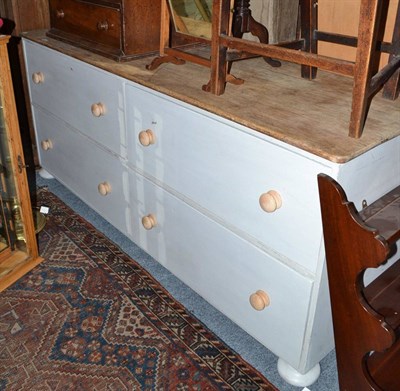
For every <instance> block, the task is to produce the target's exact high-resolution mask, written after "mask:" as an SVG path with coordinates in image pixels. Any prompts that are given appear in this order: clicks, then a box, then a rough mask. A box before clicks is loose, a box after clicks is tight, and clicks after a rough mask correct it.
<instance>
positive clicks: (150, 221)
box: [142, 214, 157, 230]
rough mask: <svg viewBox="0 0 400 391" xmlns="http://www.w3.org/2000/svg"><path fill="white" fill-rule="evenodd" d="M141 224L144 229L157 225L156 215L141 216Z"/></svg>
mask: <svg viewBox="0 0 400 391" xmlns="http://www.w3.org/2000/svg"><path fill="white" fill-rule="evenodd" d="M142 225H143V227H144V228H145V229H147V230H149V229H152V228H154V227H155V226H156V225H157V220H156V216H154V215H152V214H149V215H147V216H144V217H143V218H142Z"/></svg>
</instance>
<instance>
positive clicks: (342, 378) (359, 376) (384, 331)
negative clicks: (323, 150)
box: [318, 174, 400, 391]
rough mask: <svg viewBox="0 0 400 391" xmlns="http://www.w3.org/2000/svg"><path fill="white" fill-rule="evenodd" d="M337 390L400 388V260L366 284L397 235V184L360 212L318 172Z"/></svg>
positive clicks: (399, 232)
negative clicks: (366, 276)
mask: <svg viewBox="0 0 400 391" xmlns="http://www.w3.org/2000/svg"><path fill="white" fill-rule="evenodd" d="M318 185H319V191H320V202H321V214H322V222H323V229H324V239H325V250H326V262H327V270H328V278H329V289H330V296H331V306H332V316H333V325H334V334H335V344H336V357H337V365H338V373H339V384H340V389H341V390H348V391H350V390H375V391H376V390H383V391H395V390H399V389H400V377H399V376H398V374H399V373H400V372H399V371H400V260H398V261H397V262H394V263H392V264H391V266H390V267H389V268H387V269H386V270H385V271H384V272H383V273H381V274H380V275H379V276H378V277H377V278H376V279H375V280H374V281H372V282H371V283H370V284H369V285H368V286H364V282H363V276H364V271H365V269H367V268H376V267H378V266H380V265H382V264H383V263H385V262H386V261H387V259H388V258H389V257H390V256H391V255H392V254H393V253H394V251H395V250H396V241H397V240H399V239H400V186H399V187H397V188H395V189H393V190H392V191H391V192H389V193H388V194H386V195H385V196H384V197H382V198H380V199H379V200H378V201H376V202H374V203H373V204H371V205H370V206H368V207H367V208H365V209H364V210H363V211H361V212H357V210H356V208H355V206H354V204H353V203H351V202H349V201H348V200H347V198H346V194H345V192H344V191H343V189H342V188H341V187H340V185H339V184H338V183H336V182H335V181H334V180H333V179H331V178H330V177H328V176H327V175H324V174H320V175H319V176H318Z"/></svg>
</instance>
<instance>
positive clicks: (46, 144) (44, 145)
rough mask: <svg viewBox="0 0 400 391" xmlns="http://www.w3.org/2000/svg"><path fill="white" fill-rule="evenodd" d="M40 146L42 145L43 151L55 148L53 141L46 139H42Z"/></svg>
mask: <svg viewBox="0 0 400 391" xmlns="http://www.w3.org/2000/svg"><path fill="white" fill-rule="evenodd" d="M40 146H41V147H42V149H43V151H48V150H49V149H52V148H53V143H52V141H51V140H49V139H46V140H42V142H41V143H40Z"/></svg>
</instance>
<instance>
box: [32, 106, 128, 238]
mask: <svg viewBox="0 0 400 391" xmlns="http://www.w3.org/2000/svg"><path fill="white" fill-rule="evenodd" d="M34 119H35V128H36V131H37V139H38V140H39V141H41V140H46V139H47V140H51V142H52V144H53V148H52V149H49V150H47V151H43V150H40V161H41V164H42V166H43V168H44V169H46V170H47V171H48V172H49V173H50V174H52V175H53V176H54V177H55V178H57V179H58V180H59V181H60V182H62V183H63V184H64V185H66V186H67V187H68V188H69V189H70V190H71V191H73V192H74V193H75V194H77V195H78V196H79V198H81V199H82V200H83V201H85V202H86V203H87V204H88V205H90V206H91V207H92V208H93V209H94V210H96V211H97V212H98V213H100V214H101V215H102V216H103V217H104V218H105V219H107V220H108V221H109V222H110V223H111V224H113V225H114V226H115V227H117V228H118V229H119V230H121V231H122V232H126V214H127V209H128V199H127V198H128V197H127V194H126V191H125V189H124V176H126V170H125V169H124V167H123V165H122V164H121V162H120V160H119V159H118V158H117V157H116V156H113V155H111V154H110V153H107V152H106V151H104V150H103V149H101V148H99V147H98V146H97V145H96V144H94V143H93V142H91V141H90V140H89V139H87V138H85V137H84V136H82V135H80V134H79V133H78V132H77V131H75V130H73V129H72V128H71V127H69V126H67V125H66V124H65V123H63V122H62V121H60V120H59V119H58V118H56V117H54V116H52V115H51V114H48V113H46V112H45V111H43V110H41V109H39V108H36V107H35V108H34ZM104 181H107V182H108V183H109V184H110V186H111V193H110V194H109V195H107V196H102V195H100V194H99V192H98V189H97V187H98V184H99V183H101V182H104ZM126 182H127V181H126V180H125V183H126Z"/></svg>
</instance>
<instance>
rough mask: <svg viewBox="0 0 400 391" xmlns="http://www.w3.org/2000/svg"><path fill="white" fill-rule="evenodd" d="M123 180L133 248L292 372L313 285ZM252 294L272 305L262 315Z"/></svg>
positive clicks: (187, 209) (138, 181) (159, 193)
mask: <svg viewBox="0 0 400 391" xmlns="http://www.w3.org/2000/svg"><path fill="white" fill-rule="evenodd" d="M129 181H130V194H131V197H130V205H131V219H130V224H131V227H130V232H129V236H130V237H131V238H132V239H133V241H135V242H136V243H137V244H138V245H140V246H141V247H142V248H143V249H144V250H145V251H146V252H148V253H149V254H150V255H152V256H153V257H154V258H155V259H157V260H158V261H159V262H160V263H161V264H162V265H164V266H165V267H166V268H167V269H169V270H170V271H171V272H172V273H174V274H175V275H176V276H177V277H178V278H179V279H181V280H182V281H184V282H185V283H186V284H188V285H189V286H190V287H191V288H192V289H194V290H195V291H196V292H198V293H199V294H200V295H201V296H203V297H204V298H205V299H206V300H207V301H208V302H210V303H211V304H212V305H214V306H215V307H216V308H217V309H219V310H220V311H221V312H223V313H224V314H225V315H227V316H228V317H229V318H231V319H232V320H233V321H234V322H235V323H237V324H238V325H239V326H240V327H242V328H243V329H244V330H246V331H247V332H248V333H249V334H251V335H252V336H254V337H255V338H256V339H257V340H259V341H260V342H261V343H262V344H264V345H265V346H267V347H268V348H269V349H270V350H272V351H273V352H274V353H275V354H277V355H278V356H279V357H281V358H284V359H285V360H286V361H288V362H289V363H291V364H292V365H293V366H294V367H296V366H297V365H298V360H299V358H300V355H301V350H302V343H303V335H304V330H305V328H306V318H307V313H308V311H307V309H308V305H309V300H310V292H311V288H312V282H311V281H310V280H309V279H307V278H305V277H303V276H302V275H300V274H298V273H296V272H295V271H293V270H292V269H290V268H288V267H286V266H285V265H283V264H281V263H279V262H278V261H276V260H275V259H273V258H272V257H270V256H268V255H267V254H265V253H263V252H262V251H260V250H258V249H257V248H255V247H253V246H252V245H250V244H249V243H248V242H246V241H245V240H243V239H241V238H240V237H238V236H236V235H235V234H232V233H231V232H230V231H229V230H227V229H225V228H224V227H222V226H221V225H219V224H217V223H216V222H214V221H213V220H211V219H209V218H208V217H206V216H204V215H203V214H201V213H200V212H198V211H197V210H196V209H193V208H192V207H191V206H189V205H187V204H186V203H184V202H182V201H181V200H180V199H178V198H176V197H175V196H173V195H171V194H170V193H168V192H166V191H164V190H163V189H161V188H160V187H158V186H157V185H155V184H153V183H152V182H151V181H149V180H147V179H146V178H144V177H143V176H141V175H139V174H137V173H135V172H130V173H129ZM148 215H152V218H153V221H156V222H157V225H156V226H155V227H153V228H151V229H145V228H144V227H143V225H142V218H143V217H144V216H148ZM146 223H149V221H146ZM149 227H150V226H148V228H149ZM258 290H263V291H265V292H267V293H268V295H269V298H270V305H269V306H268V307H266V308H265V309H264V310H262V311H256V310H255V309H253V308H252V307H251V305H250V303H249V297H250V295H252V294H253V293H255V292H256V291H258ZM293 324H295V325H296V327H293Z"/></svg>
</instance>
